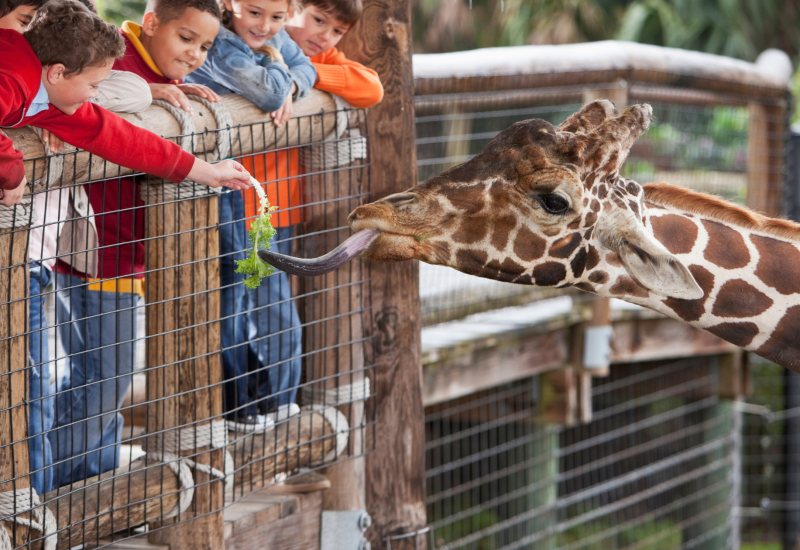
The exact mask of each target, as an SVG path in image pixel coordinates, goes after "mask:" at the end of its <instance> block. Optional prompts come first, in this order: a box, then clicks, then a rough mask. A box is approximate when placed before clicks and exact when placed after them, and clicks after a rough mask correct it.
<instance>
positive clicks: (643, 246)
mask: <svg viewBox="0 0 800 550" xmlns="http://www.w3.org/2000/svg"><path fill="white" fill-rule="evenodd" d="M612 248H613V249H614V250H615V251H616V253H617V255H618V256H619V258H620V260H622V265H624V266H625V269H627V270H628V273H630V275H631V277H633V279H634V280H635V281H636V282H637V283H639V284H640V285H642V286H643V287H645V288H647V289H649V290H651V291H652V292H655V293H656V294H660V295H662V296H667V297H669V298H681V299H683V300H697V299H699V298H702V297H703V289H701V288H700V285H698V284H697V281H695V280H694V276H693V275H692V274H691V272H690V271H689V269H687V267H686V266H685V265H684V264H683V262H681V261H680V260H679V259H678V258H676V257H675V256H673V255H672V254H670V252H669V251H668V250H667V249H666V248H664V246H663V245H662V244H661V243H660V242H658V241H657V240H655V239H654V238H653V237H651V236H650V235H648V234H647V233H646V232H645V231H644V230H643V229H642V228H641V227H639V228H637V230H636V231H634V232H631V233H629V234H628V235H626V236H625V237H624V238H622V239H620V240H618V241H617V243H616V246H615V247H612Z"/></svg>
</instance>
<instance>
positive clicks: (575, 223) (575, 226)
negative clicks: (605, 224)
mask: <svg viewBox="0 0 800 550" xmlns="http://www.w3.org/2000/svg"><path fill="white" fill-rule="evenodd" d="M581 220H582V218H581V217H580V216H578V217H577V218H575V219H574V220H572V221H571V222H569V225H568V226H567V229H578V228H579V227H580V226H581Z"/></svg>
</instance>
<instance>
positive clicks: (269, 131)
mask: <svg viewBox="0 0 800 550" xmlns="http://www.w3.org/2000/svg"><path fill="white" fill-rule="evenodd" d="M190 103H191V104H192V108H193V109H194V115H193V117H192V118H193V121H194V125H195V129H196V130H197V132H198V133H200V134H201V135H200V136H199V138H198V139H197V142H196V145H195V149H194V153H195V155H196V156H198V157H199V158H201V159H204V160H209V161H210V160H215V159H216V155H217V152H216V139H217V132H216V131H215V130H216V129H217V122H216V120H215V119H214V116H213V114H212V113H211V112H210V111H209V109H208V108H206V107H205V106H204V105H203V104H201V103H199V102H197V101H194V100H193V99H190ZM222 103H223V104H224V105H225V107H227V109H228V111H229V112H230V114H231V118H232V120H233V126H234V129H233V132H232V135H231V148H230V151H231V153H230V154H231V155H236V156H239V155H246V154H249V153H254V152H258V151H265V150H270V149H274V148H276V147H288V146H291V145H297V144H299V143H308V142H309V140H312V141H314V142H316V141H322V140H324V139H330V138H331V137H332V135H333V133H334V132H335V128H336V114H335V111H336V105H335V104H334V102H333V98H332V97H331V96H330V94H328V93H325V92H321V91H319V90H316V89H313V90H311V93H310V94H309V96H308V97H306V98H305V99H303V100H301V101H298V102H297V103H295V104H294V113H293V114H294V117H302V118H298V119H297V120H292V121H290V122H289V123H287V124H285V125H284V126H282V127H281V128H278V127H276V126H275V125H274V124H273V123H272V118H271V117H270V115H269V113H266V112H264V111H262V110H261V109H259V108H258V107H256V106H255V105H254V104H253V103H251V102H250V101H248V100H247V99H245V98H243V97H241V96H239V95H236V94H229V95H224V96H222ZM120 116H121V117H122V118H124V119H126V120H127V121H128V122H130V123H131V124H133V125H135V126H139V127H141V128H146V129H148V130H151V131H152V132H155V133H156V134H158V135H160V136H165V137H171V136H180V135H182V134H183V132H181V127H180V124H179V123H178V121H177V120H176V119H175V117H173V116H172V115H171V114H169V113H168V112H167V111H166V110H165V109H163V108H161V107H157V106H151V107H149V108H148V109H147V110H146V111H145V112H143V113H141V114H121V115H120ZM248 124H252V126H247V127H243V128H239V127H237V126H239V125H248ZM4 131H5V132H6V134H7V135H8V136H9V137H10V138H11V139H12V141H13V142H14V147H15V148H16V149H17V150H19V151H22V153H23V155H24V158H25V159H26V160H28V161H30V160H32V159H42V158H43V157H44V156H45V155H44V147H43V145H42V142H41V140H40V139H39V138H38V137H37V136H36V134H35V133H34V131H33V130H31V129H30V128H29V127H24V128H9V129H7V130H4ZM90 157H91V158H90ZM46 171H47V163H45V162H42V161H41V160H39V161H37V162H26V163H25V176H26V177H27V179H28V182H36V181H41V180H42V179H43V178H44V177H45V175H46ZM132 173H133V170H131V169H129V168H126V167H120V166H117V165H116V164H113V163H111V162H107V161H105V160H104V159H101V158H100V157H96V156H91V155H90V154H89V153H87V152H82V153H77V154H69V155H66V156H65V157H64V168H63V177H62V178H61V179H60V180H59V181H58V183H57V184H58V185H69V184H71V183H82V182H85V181H89V180H92V179H101V178H104V177H110V176H114V177H119V176H125V175H129V174H132Z"/></svg>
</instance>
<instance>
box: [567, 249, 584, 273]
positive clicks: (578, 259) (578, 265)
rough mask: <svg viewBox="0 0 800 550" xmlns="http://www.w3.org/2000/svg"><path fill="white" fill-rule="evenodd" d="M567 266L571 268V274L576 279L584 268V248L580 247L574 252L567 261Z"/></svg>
mask: <svg viewBox="0 0 800 550" xmlns="http://www.w3.org/2000/svg"><path fill="white" fill-rule="evenodd" d="M569 266H570V267H571V268H572V276H573V277H575V278H576V279H577V278H578V277H580V276H581V275H583V271H584V269H586V248H585V247H584V248H581V249H580V250H578V252H576V253H575V257H574V258H572V261H571V262H570V263H569Z"/></svg>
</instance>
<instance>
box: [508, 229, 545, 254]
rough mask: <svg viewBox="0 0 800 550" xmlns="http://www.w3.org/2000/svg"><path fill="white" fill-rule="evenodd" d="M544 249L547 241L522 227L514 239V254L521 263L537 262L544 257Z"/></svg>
mask: <svg viewBox="0 0 800 550" xmlns="http://www.w3.org/2000/svg"><path fill="white" fill-rule="evenodd" d="M546 248H547V241H545V240H544V239H543V238H541V237H540V236H539V235H537V234H536V233H534V232H533V231H531V230H530V229H528V228H527V227H522V228H521V229H520V230H519V231H518V232H517V237H516V238H515V239H514V254H516V255H517V257H518V258H519V259H520V260H522V261H523V262H532V261H533V260H538V259H539V258H541V257H542V256H544V251H545V249H546Z"/></svg>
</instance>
